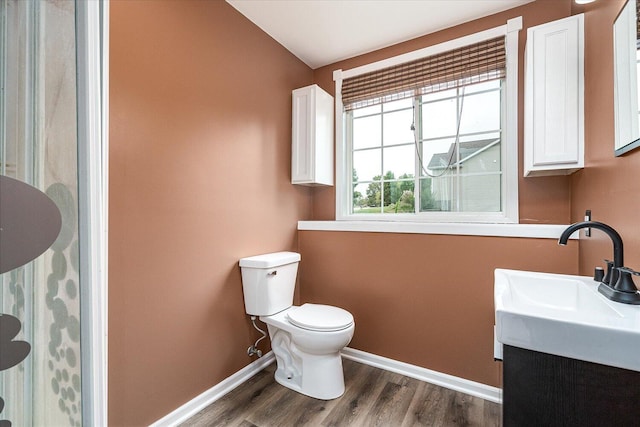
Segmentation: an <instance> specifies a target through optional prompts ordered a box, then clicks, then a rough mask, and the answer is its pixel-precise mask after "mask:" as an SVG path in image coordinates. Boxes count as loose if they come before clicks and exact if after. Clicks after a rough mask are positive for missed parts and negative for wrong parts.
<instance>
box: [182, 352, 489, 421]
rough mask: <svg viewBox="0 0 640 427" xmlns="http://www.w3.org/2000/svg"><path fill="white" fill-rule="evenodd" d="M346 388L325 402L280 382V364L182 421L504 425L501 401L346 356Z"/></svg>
mask: <svg viewBox="0 0 640 427" xmlns="http://www.w3.org/2000/svg"><path fill="white" fill-rule="evenodd" d="M343 365H344V376H345V386H346V390H345V393H344V395H342V397H340V398H338V399H334V400H329V401H324V400H317V399H313V398H311V397H308V396H304V395H302V394H300V393H296V392H295V391H292V390H289V389H288V388H286V387H283V386H281V385H280V384H278V383H276V382H275V380H274V379H273V373H274V371H275V367H276V365H275V363H273V364H271V365H269V366H267V367H266V368H265V369H264V370H262V371H261V372H259V373H258V374H256V375H255V376H253V377H252V378H251V379H249V380H248V381H246V382H245V383H243V384H242V385H240V386H239V387H238V388H236V389H234V390H232V391H231V392H229V393H228V394H226V395H225V396H223V397H222V398H221V399H219V400H217V401H216V402H214V403H213V404H211V405H210V406H208V407H207V408H205V409H203V410H202V411H201V412H199V413H198V414H196V415H194V416H193V417H192V418H191V419H189V420H187V422H185V423H184V424H182V425H183V426H190V427H191V426H238V427H283V426H339V427H342V426H367V427H368V426H384V427H395V426H398V427H401V426H482V427H490V426H500V424H501V422H500V420H501V415H500V414H501V409H500V405H499V404H496V403H493V402H489V401H486V400H483V399H480V398H478V397H473V396H469V395H466V394H463V393H459V392H455V391H452V390H449V389H446V388H442V387H438V386H436V385H433V384H429V383H426V382H422V381H419V380H416V379H413V378H408V377H405V376H402V375H399V374H395V373H393V372H389V371H385V370H382V369H378V368H374V367H371V366H368V365H363V364H361V363H356V362H353V361H351V360H347V359H343Z"/></svg>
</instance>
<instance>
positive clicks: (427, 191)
mask: <svg viewBox="0 0 640 427" xmlns="http://www.w3.org/2000/svg"><path fill="white" fill-rule="evenodd" d="M454 189H455V177H453V176H451V174H450V173H447V174H445V175H443V176H440V177H437V178H431V177H428V178H423V179H421V180H420V211H421V212H429V211H431V212H438V211H442V212H449V211H452V210H453V201H454V200H455V198H454V195H453V191H454Z"/></svg>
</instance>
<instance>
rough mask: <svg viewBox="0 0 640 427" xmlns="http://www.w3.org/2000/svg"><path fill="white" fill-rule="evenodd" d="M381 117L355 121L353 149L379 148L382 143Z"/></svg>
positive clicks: (363, 118)
mask: <svg viewBox="0 0 640 427" xmlns="http://www.w3.org/2000/svg"><path fill="white" fill-rule="evenodd" d="M380 124H381V118H380V116H370V117H362V118H357V119H354V120H353V149H354V150H357V149H359V148H368V147H379V146H380V145H381V143H382V136H381V133H380V131H381V126H380Z"/></svg>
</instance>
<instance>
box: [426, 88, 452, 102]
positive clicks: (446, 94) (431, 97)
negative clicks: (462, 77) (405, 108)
mask: <svg viewBox="0 0 640 427" xmlns="http://www.w3.org/2000/svg"><path fill="white" fill-rule="evenodd" d="M455 96H456V89H449V90H442V91H440V92H434V93H428V94H426V95H423V96H422V102H430V101H435V100H438V99H445V98H451V97H455Z"/></svg>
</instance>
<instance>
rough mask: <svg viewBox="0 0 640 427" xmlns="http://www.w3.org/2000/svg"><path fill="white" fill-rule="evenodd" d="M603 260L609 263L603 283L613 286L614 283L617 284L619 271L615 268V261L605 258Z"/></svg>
mask: <svg viewBox="0 0 640 427" xmlns="http://www.w3.org/2000/svg"><path fill="white" fill-rule="evenodd" d="M603 261H604V262H606V263H607V273H606V274H605V275H604V277H603V278H602V283H604V284H605V285H609V286H611V287H613V285H615V284H616V279H617V274H616V273H617V271H615V270H614V269H613V261H610V260H608V259H605V260H603ZM612 279H613V280H612Z"/></svg>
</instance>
